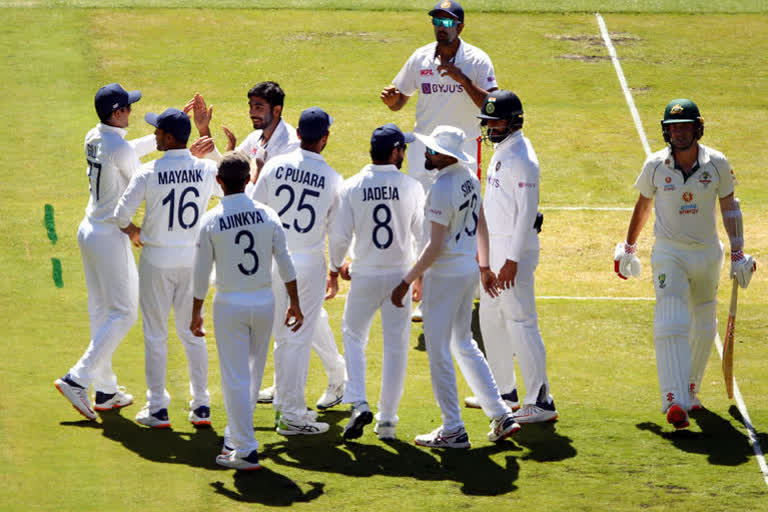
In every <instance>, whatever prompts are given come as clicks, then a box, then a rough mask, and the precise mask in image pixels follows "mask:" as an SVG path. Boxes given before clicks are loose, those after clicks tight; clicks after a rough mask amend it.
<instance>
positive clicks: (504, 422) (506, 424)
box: [488, 412, 520, 443]
mask: <svg viewBox="0 0 768 512" xmlns="http://www.w3.org/2000/svg"><path fill="white" fill-rule="evenodd" d="M518 430H520V424H518V423H517V422H516V421H515V416H514V415H513V414H512V413H511V412H510V413H507V414H505V415H503V416H502V417H500V418H498V419H493V420H491V431H490V432H488V440H489V441H491V442H492V443H498V442H499V441H502V440H504V439H506V438H508V437H509V436H511V435H512V434H514V433H515V432H517V431H518Z"/></svg>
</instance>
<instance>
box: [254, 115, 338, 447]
mask: <svg viewBox="0 0 768 512" xmlns="http://www.w3.org/2000/svg"><path fill="white" fill-rule="evenodd" d="M332 122H333V119H332V118H331V116H329V115H328V114H327V113H326V112H324V111H323V110H322V109H320V108H318V107H312V108H309V109H307V110H305V111H304V112H302V113H301V116H300V118H299V129H298V135H299V137H300V139H301V148H300V149H298V150H296V151H294V152H293V153H289V154H287V155H282V156H280V157H277V158H274V159H271V160H270V161H269V163H268V164H266V165H265V166H264V169H263V170H262V172H261V175H260V177H259V180H258V182H257V183H256V187H255V188H254V190H253V196H252V198H253V199H255V200H256V201H258V202H260V203H264V204H266V205H267V206H270V207H271V208H273V209H274V210H275V211H277V214H278V215H279V216H280V220H281V222H282V224H283V228H285V233H286V240H287V243H288V251H289V252H290V253H291V258H292V259H293V264H294V266H295V267H296V276H297V279H298V283H299V298H300V299H301V308H302V312H303V313H304V325H303V326H302V328H301V329H299V330H298V331H297V332H291V330H290V329H288V328H286V327H285V326H283V325H281V324H280V322H275V325H274V333H273V334H274V337H275V349H274V359H275V381H276V390H275V399H274V402H273V406H274V408H275V410H276V411H277V412H278V413H280V421H279V423H278V426H277V432H278V433H279V434H282V435H294V434H320V433H323V432H326V431H327V430H328V424H327V423H322V422H316V421H314V417H313V416H312V415H309V413H308V411H307V405H306V400H305V398H304V389H305V387H306V383H307V374H308V371H309V354H310V347H311V345H312V337H313V335H314V334H315V333H316V332H317V324H318V322H320V321H322V319H321V311H322V309H323V301H324V299H325V295H326V286H327V284H328V283H327V282H326V272H327V264H326V261H325V252H324V251H325V245H326V233H327V229H328V226H329V225H331V224H332V223H333V219H334V217H335V215H336V210H337V208H338V201H339V193H340V192H341V187H342V184H343V179H342V177H341V176H340V175H339V174H338V173H337V172H336V171H335V170H333V169H332V168H331V167H330V166H329V165H328V164H327V163H326V161H325V159H324V158H323V156H322V155H321V154H320V153H321V152H322V151H323V149H324V148H325V145H326V143H327V142H328V135H329V133H328V129H329V127H330V126H331V123H332ZM275 281H276V280H275ZM274 292H275V306H276V310H277V311H283V310H284V309H285V308H286V307H287V300H288V298H287V296H286V293H285V290H284V289H279V288H277V287H275V289H274ZM333 295H335V290H329V296H333ZM326 321H327V320H326ZM334 343H335V342H334ZM339 401H341V397H339Z"/></svg>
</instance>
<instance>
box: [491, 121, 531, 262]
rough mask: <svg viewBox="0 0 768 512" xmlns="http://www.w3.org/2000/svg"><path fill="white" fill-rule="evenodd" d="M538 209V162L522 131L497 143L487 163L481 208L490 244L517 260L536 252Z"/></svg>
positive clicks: (511, 258) (507, 256) (509, 257)
mask: <svg viewBox="0 0 768 512" xmlns="http://www.w3.org/2000/svg"><path fill="white" fill-rule="evenodd" d="M538 208H539V159H538V158H537V157H536V152H535V151H534V150H533V146H532V145H531V142H530V141H529V140H528V139H527V138H526V137H525V136H524V135H523V132H522V131H521V130H518V131H516V132H515V133H513V134H512V135H510V136H509V137H507V138H506V139H504V140H503V141H501V142H500V143H499V144H497V145H496V151H495V153H494V154H493V158H491V162H490V163H489V164H488V170H487V172H486V181H485V197H484V198H483V209H484V210H485V218H486V220H487V222H488V233H489V235H490V236H491V244H503V247H504V254H505V255H506V258H507V259H510V260H512V261H517V262H519V261H520V258H521V255H522V254H523V253H524V252H526V251H537V250H538V249H539V237H538V234H537V233H536V230H535V229H534V228H533V224H534V222H535V221H536V213H537V211H538Z"/></svg>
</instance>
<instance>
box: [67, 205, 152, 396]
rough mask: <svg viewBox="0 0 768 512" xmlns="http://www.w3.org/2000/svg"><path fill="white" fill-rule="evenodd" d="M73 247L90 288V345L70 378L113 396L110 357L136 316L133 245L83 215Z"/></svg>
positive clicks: (114, 228) (111, 226) (107, 226)
mask: <svg viewBox="0 0 768 512" xmlns="http://www.w3.org/2000/svg"><path fill="white" fill-rule="evenodd" d="M77 243H78V245H79V246H80V255H81V257H82V260H83V270H84V271H85V284H86V286H87V287H88V316H89V317H90V326H91V341H90V343H89V344H88V348H87V349H86V350H85V353H84V354H83V356H82V357H81V358H80V360H79V361H78V362H77V363H76V364H75V366H73V367H72V368H71V369H70V370H69V374H70V376H71V377H72V378H73V379H74V380H75V382H77V383H78V384H80V385H81V386H84V387H88V385H89V384H91V383H92V384H93V387H94V389H96V390H97V391H101V392H103V393H115V392H116V391H117V376H116V375H115V372H113V371H112V354H114V352H115V350H116V349H117V347H118V345H120V342H121V341H122V340H123V338H124V337H125V335H126V334H128V331H129V330H130V329H131V327H133V324H134V323H136V319H137V318H138V314H139V278H138V274H137V272H136V262H135V260H134V259H133V252H132V251H131V242H130V240H129V239H128V237H127V236H126V235H125V234H123V232H122V231H120V230H119V229H118V228H117V226H116V225H114V224H106V223H100V222H97V223H92V222H91V221H90V220H89V219H88V218H87V217H86V218H84V219H83V221H82V222H81V223H80V227H79V228H78V230H77Z"/></svg>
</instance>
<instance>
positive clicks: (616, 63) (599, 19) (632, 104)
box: [595, 12, 651, 156]
mask: <svg viewBox="0 0 768 512" xmlns="http://www.w3.org/2000/svg"><path fill="white" fill-rule="evenodd" d="M595 16H597V24H598V25H600V33H601V34H602V35H603V41H605V47H606V48H608V53H609V54H610V56H611V61H612V62H613V67H614V68H616V75H617V76H618V77H619V83H620V84H621V90H622V91H624V99H625V100H627V106H629V111H630V113H631V114H632V119H634V121H635V128H637V134H638V135H639V136H640V142H641V143H642V144H643V149H644V150H645V154H646V156H648V155H650V154H651V146H650V145H648V139H647V138H646V136H645V130H644V129H643V123H642V122H641V121H640V114H638V112H637V109H636V108H635V100H634V99H632V93H631V92H629V87H628V86H627V79H626V78H624V71H622V70H621V63H619V58H618V57H617V56H616V48H614V47H613V42H612V41H611V36H610V35H609V34H608V28H606V26H605V21H603V17H602V16H600V13H599V12H596V13H595Z"/></svg>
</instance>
